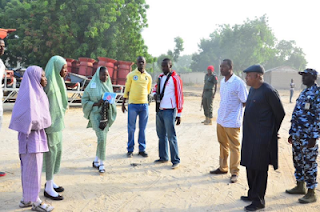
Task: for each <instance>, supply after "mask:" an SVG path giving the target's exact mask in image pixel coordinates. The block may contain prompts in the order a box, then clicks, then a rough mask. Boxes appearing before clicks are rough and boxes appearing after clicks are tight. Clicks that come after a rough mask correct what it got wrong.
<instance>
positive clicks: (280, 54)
mask: <svg viewBox="0 0 320 212" xmlns="http://www.w3.org/2000/svg"><path fill="white" fill-rule="evenodd" d="M274 52H275V57H273V58H272V59H271V60H269V61H267V63H266V68H274V67H277V66H281V65H286V66H291V67H293V68H296V69H298V70H301V69H304V68H305V67H306V65H307V61H306V59H305V54H304V52H303V50H302V49H301V48H299V47H297V46H296V42H295V41H293V40H290V41H286V40H281V41H279V42H278V44H277V45H276V47H275V49H274Z"/></svg>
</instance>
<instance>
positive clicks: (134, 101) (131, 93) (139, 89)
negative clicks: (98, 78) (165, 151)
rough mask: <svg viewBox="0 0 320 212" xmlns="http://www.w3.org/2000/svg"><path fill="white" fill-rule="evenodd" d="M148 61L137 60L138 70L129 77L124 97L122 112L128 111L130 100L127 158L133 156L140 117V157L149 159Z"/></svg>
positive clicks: (150, 80)
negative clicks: (147, 138)
mask: <svg viewBox="0 0 320 212" xmlns="http://www.w3.org/2000/svg"><path fill="white" fill-rule="evenodd" d="M145 66H146V60H145V58H144V57H141V56H139V57H138V58H137V69H136V70H134V71H132V72H130V73H129V74H128V75H127V81H126V85H125V86H126V88H125V91H124V95H123V102H122V112H123V113H124V112H125V111H126V110H127V109H126V106H125V102H126V100H127V99H128V98H129V105H128V147H127V149H128V153H127V157H129V158H131V157H132V156H133V150H134V132H135V130H136V120H137V116H139V138H138V143H139V155H141V156H142V157H148V154H147V153H146V151H145V149H146V126H147V123H148V116H149V108H148V94H149V93H150V91H151V85H152V78H151V76H150V74H148V73H147V72H146V70H145Z"/></svg>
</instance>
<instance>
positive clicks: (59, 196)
mask: <svg viewBox="0 0 320 212" xmlns="http://www.w3.org/2000/svg"><path fill="white" fill-rule="evenodd" d="M43 194H44V196H45V197H47V198H49V199H52V200H63V196H61V195H59V194H58V196H57V197H53V196H51V195H50V194H48V193H47V192H46V191H44V192H43Z"/></svg>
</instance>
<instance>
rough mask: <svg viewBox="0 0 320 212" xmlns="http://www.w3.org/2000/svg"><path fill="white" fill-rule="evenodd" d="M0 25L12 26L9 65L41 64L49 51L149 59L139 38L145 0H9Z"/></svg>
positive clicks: (66, 55) (126, 58) (79, 55)
mask: <svg viewBox="0 0 320 212" xmlns="http://www.w3.org/2000/svg"><path fill="white" fill-rule="evenodd" d="M0 3H2V4H4V9H3V10H2V11H0V26H3V27H7V28H16V29H17V32H16V33H15V34H17V35H18V36H19V39H8V41H7V43H8V46H9V47H10V48H9V49H10V50H9V52H8V56H9V59H10V63H11V64H12V65H15V64H16V62H17V60H20V61H21V62H23V63H25V64H26V65H29V64H37V65H41V66H44V65H45V64H46V62H47V61H48V59H49V58H50V57H51V56H53V55H61V56H64V57H70V58H78V57H91V58H94V59H96V58H97V57H98V56H106V57H111V58H114V59H118V60H129V61H135V60H136V58H137V56H138V55H142V56H145V57H146V58H147V60H149V59H150V58H151V56H150V55H149V54H148V50H147V46H146V45H144V41H143V39H142V37H141V30H142V29H143V28H145V27H147V19H146V10H147V9H148V5H147V4H146V3H145V0H77V1H73V0H24V1H19V0H9V1H7V3H3V1H1V2H0Z"/></svg>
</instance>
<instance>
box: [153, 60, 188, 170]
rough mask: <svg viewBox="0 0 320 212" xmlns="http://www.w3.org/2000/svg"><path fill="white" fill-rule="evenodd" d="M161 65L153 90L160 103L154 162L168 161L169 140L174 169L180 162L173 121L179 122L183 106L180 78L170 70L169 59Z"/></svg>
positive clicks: (170, 63)
mask: <svg viewBox="0 0 320 212" xmlns="http://www.w3.org/2000/svg"><path fill="white" fill-rule="evenodd" d="M161 67H162V72H163V74H161V75H160V76H159V78H158V83H157V85H156V86H155V88H154V90H153V94H154V95H155V99H156V101H157V102H158V103H160V104H159V108H158V109H157V117H156V127H157V134H158V138H159V159H158V160H156V161H155V163H165V162H168V161H169V155H168V141H169V146H170V155H171V162H172V169H175V168H178V167H179V164H180V157H179V150H178V141H177V135H176V130H175V122H176V123H177V125H179V124H180V123H181V112H182V108H183V91H182V80H181V78H180V77H179V76H178V74H177V73H176V72H175V71H173V70H171V68H172V62H171V60H170V59H168V58H166V59H164V60H163V61H162V64H161Z"/></svg>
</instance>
